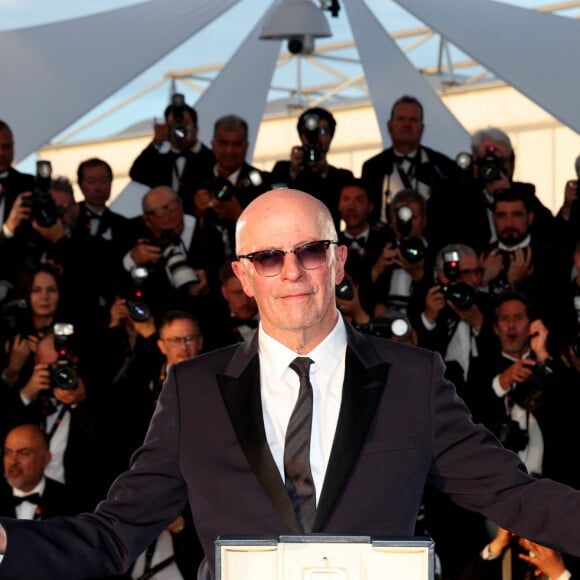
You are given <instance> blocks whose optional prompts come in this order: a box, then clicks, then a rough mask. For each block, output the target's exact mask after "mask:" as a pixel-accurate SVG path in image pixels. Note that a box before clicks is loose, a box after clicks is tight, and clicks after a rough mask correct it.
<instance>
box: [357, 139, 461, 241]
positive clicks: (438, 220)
mask: <svg viewBox="0 0 580 580" xmlns="http://www.w3.org/2000/svg"><path fill="white" fill-rule="evenodd" d="M422 151H424V152H425V153H426V154H427V158H428V160H429V161H428V162H427V163H423V162H422V161H421V157H420V155H421V152H422ZM417 155H418V156H419V157H418V159H417V162H416V167H415V177H416V178H417V180H418V181H420V182H422V183H425V184H427V185H429V186H430V188H431V195H430V198H429V200H428V201H427V229H426V230H425V237H426V238H427V239H428V240H429V243H430V245H431V246H434V247H435V250H437V249H438V248H440V247H441V246H442V245H444V244H445V243H447V242H449V241H452V240H449V239H448V232H446V223H447V210H448V207H449V206H448V198H449V197H450V195H451V192H452V191H455V190H456V189H457V188H458V187H459V186H460V184H461V183H462V181H463V175H462V173H461V171H460V170H459V168H458V167H457V165H456V164H455V162H454V161H453V160H451V159H449V157H447V156H445V155H443V153H440V152H439V151H435V150H434V149H430V148H429V147H423V146H421V147H420V148H419V151H418V152H417ZM394 163H395V153H394V151H393V148H392V147H389V148H388V149H385V150H384V151H381V153H379V154H378V155H375V156H374V157H371V158H370V159H367V161H365V162H364V163H363V166H362V175H361V176H362V179H363V181H364V182H365V183H366V185H367V188H368V191H369V194H370V196H371V199H372V200H373V205H374V208H373V212H372V213H371V215H370V216H369V221H370V222H371V223H374V222H376V221H378V220H379V219H380V212H381V207H382V203H383V193H384V192H383V183H384V179H385V175H390V174H391V173H392V172H393V165H394Z"/></svg>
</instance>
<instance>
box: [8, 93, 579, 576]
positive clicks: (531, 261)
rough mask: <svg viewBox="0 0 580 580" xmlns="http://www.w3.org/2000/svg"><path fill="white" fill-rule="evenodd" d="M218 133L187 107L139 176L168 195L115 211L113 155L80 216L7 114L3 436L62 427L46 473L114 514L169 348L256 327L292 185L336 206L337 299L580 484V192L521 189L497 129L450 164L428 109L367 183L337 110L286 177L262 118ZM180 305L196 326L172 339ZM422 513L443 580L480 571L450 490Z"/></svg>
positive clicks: (316, 122)
mask: <svg viewBox="0 0 580 580" xmlns="http://www.w3.org/2000/svg"><path fill="white" fill-rule="evenodd" d="M197 121H198V120H197V114H196V111H195V110H194V109H193V108H192V107H190V106H188V105H187V104H186V103H185V102H184V100H183V96H182V95H174V97H173V99H172V102H171V103H170V105H169V106H168V107H167V109H166V110H165V122H164V123H161V124H158V125H156V126H155V130H154V137H153V140H152V142H151V143H150V144H149V145H148V146H147V147H146V149H144V150H143V151H142V152H141V153H140V154H139V156H138V157H137V158H136V159H135V161H134V163H133V165H132V167H131V168H130V175H131V178H132V179H133V180H135V181H138V182H141V183H143V184H145V185H147V186H148V187H150V190H149V191H148V193H147V194H145V195H144V197H143V199H142V214H141V215H140V216H138V217H136V218H133V219H127V218H125V217H123V216H121V215H119V214H116V213H115V212H113V211H111V210H110V209H109V208H108V207H107V202H108V199H109V196H110V193H111V183H112V179H113V174H112V170H111V168H110V166H109V165H108V164H107V163H106V162H105V161H103V160H101V159H89V160H86V161H84V162H83V163H81V164H80V166H79V168H78V176H77V178H78V185H79V188H80V190H81V192H82V195H83V198H84V200H83V201H82V202H80V203H76V202H75V200H74V195H73V188H72V185H71V183H70V182H69V181H68V180H66V179H64V178H54V177H53V176H52V173H51V166H50V163H48V162H46V161H40V162H38V167H37V175H36V176H31V175H26V174H23V173H20V172H18V171H17V170H15V169H14V168H13V167H12V158H13V146H14V136H13V135H12V131H11V129H10V127H9V126H8V125H7V124H6V123H4V122H2V121H0V223H1V224H2V229H1V232H0V309H1V325H2V326H1V333H0V334H1V335H0V340H1V344H2V346H3V348H2V352H1V354H0V371H1V378H0V436H1V437H2V439H4V437H5V436H6V434H7V433H8V432H9V431H10V430H11V429H13V428H14V427H16V426H17V425H22V424H34V425H38V426H39V427H41V429H42V431H43V432H44V433H46V435H47V437H48V442H49V447H50V451H51V453H52V460H51V461H50V463H49V464H48V467H47V468H46V472H45V473H46V476H47V477H49V478H51V479H55V480H57V481H59V482H61V483H63V484H66V485H67V487H69V488H70V489H71V490H74V496H75V498H76V499H77V500H78V503H76V505H77V506H78V508H79V509H91V508H92V507H94V505H95V502H96V501H97V500H98V499H99V498H100V497H102V495H103V493H104V492H105V490H106V489H107V487H108V485H109V484H110V483H111V482H112V480H113V479H114V478H115V476H116V475H117V474H118V473H120V472H121V471H123V470H124V469H125V468H126V466H127V464H128V460H129V457H130V454H131V453H132V451H133V450H134V449H135V448H136V446H137V445H138V444H139V441H140V439H141V438H142V436H143V434H144V430H145V428H146V425H147V422H148V419H149V417H150V415H151V413H152V412H153V408H154V405H155V398H156V396H157V394H158V392H159V389H160V388H161V385H162V381H163V378H164V372H165V369H166V365H167V364H168V360H169V359H167V360H165V362H164V356H165V357H166V358H167V357H168V351H167V350H166V349H167V348H170V349H171V348H174V349H179V348H180V345H181V349H182V350H183V352H184V353H185V354H184V355H183V356H192V354H198V353H199V352H201V351H202V350H206V351H207V350H211V349H214V348H219V347H221V346H225V345H227V344H231V343H234V342H238V341H241V340H245V339H247V338H248V337H249V336H250V335H251V333H252V330H253V328H255V327H256V325H257V323H258V319H257V316H258V314H257V308H256V305H255V303H254V302H253V300H252V299H249V298H248V297H247V296H245V295H244V293H243V291H242V289H241V286H240V285H239V282H238V281H237V279H236V278H235V276H234V275H233V272H232V269H231V267H230V262H231V260H232V259H233V258H234V257H235V237H234V227H235V223H236V220H237V218H238V216H239V215H240V213H241V211H242V210H243V208H244V207H246V206H247V205H248V204H249V203H250V202H251V201H252V200H253V199H255V198H256V197H257V196H259V195H260V194H261V193H263V192H264V191H267V190H268V189H271V188H276V187H290V188H296V189H300V190H303V191H306V192H308V193H310V194H311V195H313V196H315V197H317V198H318V199H320V200H321V201H322V202H324V203H325V204H326V205H327V206H328V208H329V210H330V212H331V214H332V216H333V218H334V220H335V223H336V225H337V229H339V231H340V233H339V242H340V243H342V244H345V245H347V246H348V247H349V257H348V260H347V276H346V278H345V280H344V281H343V283H342V284H340V285H339V286H337V289H336V295H337V307H338V308H339V310H340V311H341V312H342V314H343V316H344V317H345V318H346V319H347V320H349V321H350V322H351V323H352V324H353V325H354V326H355V327H357V328H358V329H360V330H361V331H363V332H369V333H373V334H377V335H380V336H385V337H387V338H391V339H394V340H399V341H404V342H407V343H409V344H415V345H419V346H422V347H425V348H429V349H433V350H437V351H439V352H440V353H441V355H442V356H443V358H444V359H445V361H446V363H447V373H448V377H449V378H450V379H451V380H452V381H453V382H454V383H455V385H456V386H457V390H458V392H459V394H460V395H461V396H462V397H463V398H464V400H465V401H466V403H467V405H468V406H469V408H470V410H471V412H472V414H473V416H474V418H475V419H476V420H477V421H481V422H483V423H485V424H486V425H487V426H488V427H489V428H490V429H492V430H493V431H494V432H495V434H496V435H497V437H498V438H499V439H500V440H501V441H502V442H503V443H504V445H505V446H507V447H509V448H511V449H512V450H513V451H514V452H516V453H518V454H519V455H520V457H521V460H522V462H524V463H525V464H526V467H527V468H528V470H529V471H530V472H532V473H534V474H535V475H537V476H538V477H552V478H554V479H558V480H560V481H563V482H565V483H567V484H569V485H572V486H574V487H579V488H580V462H577V461H575V459H574V451H575V448H576V446H577V442H578V441H579V440H580V439H579V438H580V423H579V422H578V420H577V419H578V416H580V205H579V202H578V196H577V190H578V182H577V180H575V179H572V180H570V181H568V183H567V185H566V191H565V192H564V200H563V205H562V208H561V209H560V210H559V212H558V213H557V215H555V216H554V215H553V214H552V212H551V211H550V210H548V209H547V208H546V207H544V206H543V205H542V203H541V202H540V200H539V198H538V197H537V196H536V194H535V188H534V186H533V185H532V184H529V183H523V182H517V181H514V179H513V176H514V168H515V167H514V166H515V154H514V151H513V149H512V146H511V143H510V140H509V137H508V136H507V135H506V134H505V133H504V132H503V131H501V130H500V129H497V128H489V129H484V130H481V131H478V132H477V133H475V134H474V135H473V136H472V142H471V152H470V153H469V154H467V153H464V154H461V155H459V156H458V158H457V160H451V159H449V158H448V157H446V156H445V155H443V154H442V153H440V152H438V151H435V150H433V149H430V148H427V147H425V146H423V145H422V144H421V136H422V133H423V128H424V119H423V109H422V106H421V104H420V103H419V102H418V101H417V100H416V99H415V98H413V97H409V96H404V97H402V98H401V99H399V100H398V101H397V102H396V103H395V104H394V105H393V108H392V111H391V116H390V118H389V120H388V121H387V128H388V131H389V134H390V136H391V139H392V147H390V148H388V149H385V150H384V151H382V152H381V153H379V154H378V155H376V156H375V157H373V158H371V159H369V160H367V161H366V162H365V163H364V164H363V166H362V171H361V177H360V178H355V177H354V176H353V174H352V173H351V172H350V171H348V170H346V169H341V168H337V167H334V166H332V165H330V164H329V163H328V161H327V154H328V151H329V149H330V146H331V143H332V139H333V136H334V134H335V131H336V129H337V127H336V121H335V119H334V117H333V116H332V114H331V113H330V112H329V111H327V110H325V109H322V108H318V107H317V108H313V109H308V110H306V111H305V112H304V113H302V115H300V118H299V120H298V124H297V131H298V137H299V141H300V143H299V144H297V145H296V146H295V147H293V148H292V150H291V152H290V159H289V160H287V161H279V162H277V163H276V164H275V166H274V167H273V169H272V171H271V172H270V173H266V172H263V171H259V170H258V169H256V168H255V167H252V166H251V165H250V164H248V163H247V161H246V153H247V149H248V141H249V135H248V126H247V123H246V122H245V121H244V120H243V119H241V118H240V117H238V116H236V115H226V116H224V117H221V118H220V119H218V120H217V121H216V122H215V125H214V133H213V140H212V143H211V148H210V147H207V146H205V145H204V144H202V143H201V142H200V141H199V140H198V139H197V131H198V125H197ZM175 312H181V313H187V315H188V316H191V317H192V320H193V321H194V322H193V323H194V324H195V329H194V331H191V332H190V333H189V334H188V335H187V336H178V335H175V336H167V337H162V336H161V333H162V330H161V329H162V327H163V328H166V326H164V324H165V325H167V324H170V323H168V322H167V320H166V319H164V316H167V313H170V314H171V313H175ZM163 320H166V322H165V323H162V322H161V321H163ZM172 320H173V319H171V320H170V322H171V321H172ZM177 327H178V326H176V327H175V328H177ZM191 345H195V348H193V349H192V348H191ZM169 362H170V361H169ZM71 493H72V491H71ZM423 507H424V513H423V516H424V517H422V523H421V525H422V526H424V527H423V528H422V531H423V532H424V533H429V534H431V535H432V536H433V537H434V538H435V540H436V542H437V552H438V555H439V557H440V560H441V564H442V567H443V577H444V578H446V579H449V580H451V579H455V578H457V579H459V578H460V576H461V574H462V572H463V571H464V570H465V569H467V570H469V569H470V568H473V559H474V558H475V559H477V558H478V557H480V551H481V550H482V548H483V547H484V546H485V545H486V544H487V543H488V542H489V541H490V540H491V538H492V537H493V534H492V536H490V535H489V531H488V530H487V529H486V526H487V524H486V522H483V521H482V520H480V518H479V517H476V516H474V514H470V513H466V512H463V511H462V510H459V508H455V507H454V506H452V505H451V504H449V503H448V502H447V501H446V499H445V498H444V497H443V496H439V495H437V494H436V493H435V492H434V491H433V490H432V489H430V488H429V487H428V488H427V489H426V490H425V501H424V506H423ZM418 529H419V528H418ZM502 537H503V536H502ZM490 545H491V544H490ZM490 577H491V576H490ZM562 577H565V576H562Z"/></svg>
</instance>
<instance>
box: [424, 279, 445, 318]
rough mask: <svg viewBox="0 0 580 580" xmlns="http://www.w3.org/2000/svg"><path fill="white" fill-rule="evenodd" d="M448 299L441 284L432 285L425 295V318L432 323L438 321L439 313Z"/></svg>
mask: <svg viewBox="0 0 580 580" xmlns="http://www.w3.org/2000/svg"><path fill="white" fill-rule="evenodd" d="M445 305H446V301H445V295H444V294H443V291H442V288H441V286H439V285H436V286H432V287H431V288H429V290H428V291H427V295H426V296H425V311H424V312H423V314H424V316H425V318H426V319H427V321H428V322H430V323H431V324H436V323H437V318H438V316H439V313H440V312H441V311H442V310H443V309H444V308H445Z"/></svg>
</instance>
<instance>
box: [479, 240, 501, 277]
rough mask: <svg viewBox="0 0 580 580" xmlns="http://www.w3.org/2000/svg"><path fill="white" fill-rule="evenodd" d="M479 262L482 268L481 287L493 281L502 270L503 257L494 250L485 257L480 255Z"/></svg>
mask: <svg viewBox="0 0 580 580" xmlns="http://www.w3.org/2000/svg"><path fill="white" fill-rule="evenodd" d="M479 261H480V263H481V267H482V268H483V276H482V278H481V285H482V286H487V285H488V284H489V283H490V282H491V281H492V280H495V279H496V278H497V277H498V276H499V275H500V273H501V271H502V270H503V266H504V264H503V256H502V255H501V252H500V251H499V248H494V249H493V250H491V252H489V254H488V255H487V256H484V255H483V254H482V255H481V256H480V258H479Z"/></svg>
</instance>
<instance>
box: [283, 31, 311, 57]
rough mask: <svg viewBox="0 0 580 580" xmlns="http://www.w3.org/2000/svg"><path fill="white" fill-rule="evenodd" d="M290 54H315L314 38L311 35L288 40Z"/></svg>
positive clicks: (293, 37)
mask: <svg viewBox="0 0 580 580" xmlns="http://www.w3.org/2000/svg"><path fill="white" fill-rule="evenodd" d="M288 52H290V53H291V54H312V53H313V52H314V37H313V36H312V35H310V34H306V35H303V36H291V37H290V38H289V39H288Z"/></svg>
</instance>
